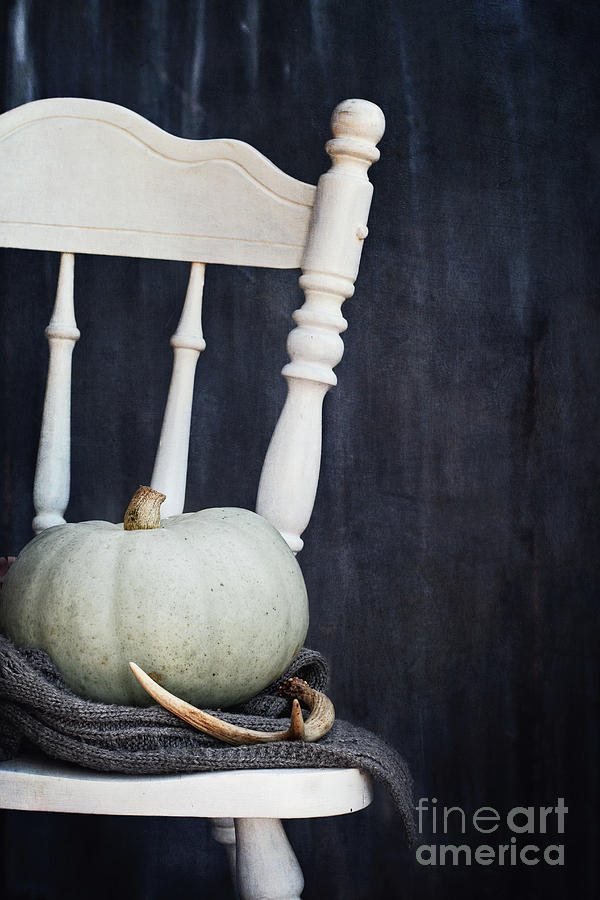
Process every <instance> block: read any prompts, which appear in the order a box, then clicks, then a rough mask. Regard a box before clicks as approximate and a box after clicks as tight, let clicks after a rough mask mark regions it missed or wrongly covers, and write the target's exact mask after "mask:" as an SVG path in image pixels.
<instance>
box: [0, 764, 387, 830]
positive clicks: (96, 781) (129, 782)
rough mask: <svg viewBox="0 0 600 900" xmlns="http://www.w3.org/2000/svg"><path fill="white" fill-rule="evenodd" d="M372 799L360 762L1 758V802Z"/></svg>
mask: <svg viewBox="0 0 600 900" xmlns="http://www.w3.org/2000/svg"><path fill="white" fill-rule="evenodd" d="M372 798H373V793H372V784H371V779H370V778H369V776H368V775H366V774H365V773H363V772H361V771H360V770H359V769H244V770H241V769H238V770H235V771H232V772H195V773H191V774H185V775H160V776H159V775H143V776H139V775H135V776H134V775H115V774H109V773H106V772H93V771H90V770H88V769H82V768H80V767H79V766H75V765H71V764H68V763H63V762H54V761H53V760H50V759H47V758H45V757H41V756H35V757H34V756H28V757H20V758H18V759H12V760H9V761H8V762H3V763H0V807H1V808H4V809H22V810H37V811H46V812H70V813H97V814H101V815H117V816H197V817H207V818H217V817H231V818H263V817H264V818H277V819H296V818H313V817H317V816H336V815H343V814H345V813H351V812H356V811H357V810H359V809H363V808H364V807H365V806H368V805H369V803H370V802H371V800H372Z"/></svg>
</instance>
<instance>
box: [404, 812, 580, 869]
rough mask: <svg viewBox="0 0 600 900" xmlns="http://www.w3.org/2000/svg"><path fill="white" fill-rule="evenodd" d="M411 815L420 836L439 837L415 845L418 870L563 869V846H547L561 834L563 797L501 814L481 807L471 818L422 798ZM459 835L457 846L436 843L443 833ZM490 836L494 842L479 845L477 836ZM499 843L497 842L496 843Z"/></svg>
mask: <svg viewBox="0 0 600 900" xmlns="http://www.w3.org/2000/svg"><path fill="white" fill-rule="evenodd" d="M416 811H417V814H418V819H419V834H420V835H423V833H424V832H427V833H428V834H429V835H430V836H432V835H435V836H436V837H437V836H439V838H438V840H439V841H440V842H436V843H432V844H421V845H420V846H419V847H417V851H416V855H417V862H419V863H420V864H421V865H422V866H470V865H472V864H473V863H475V864H477V865H480V866H491V865H497V866H516V865H524V866H537V865H538V863H545V864H546V865H549V866H564V864H565V847H564V844H562V843H560V844H558V843H549V841H550V840H554V839H555V838H554V835H557V834H558V835H562V834H564V833H565V816H566V814H567V813H568V811H569V808H568V806H565V801H564V797H559V798H558V799H557V801H556V806H514V807H513V808H512V809H510V810H508V812H506V813H500V812H498V810H497V809H495V808H494V807H493V806H481V807H480V808H479V809H477V810H476V811H475V812H474V813H473V814H472V815H471V814H468V813H466V812H465V810H464V809H462V808H461V807H460V806H441V805H438V801H437V799H436V798H435V797H432V798H431V799H428V798H427V797H421V799H420V800H419V802H418V804H417V806H416ZM457 832H459V833H460V835H461V841H462V842H461V843H456V844H449V843H441V840H448V834H453V835H454V834H456V833H457ZM492 834H493V835H494V837H493V838H488V840H493V841H494V843H490V844H487V843H479V842H480V841H483V840H485V839H484V838H482V837H481V836H482V835H492ZM496 842H498V843H496Z"/></svg>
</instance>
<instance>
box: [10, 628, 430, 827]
mask: <svg viewBox="0 0 600 900" xmlns="http://www.w3.org/2000/svg"><path fill="white" fill-rule="evenodd" d="M294 675H295V676H297V677H299V678H303V679H304V681H306V682H308V684H309V685H310V686H311V687H313V688H315V689H316V690H319V691H323V690H324V689H325V688H326V685H327V677H328V672H327V664H326V662H325V660H324V659H323V657H322V656H321V655H320V654H319V653H317V652H315V651H314V650H309V649H307V648H303V649H302V650H301V651H300V653H299V654H298V656H296V658H295V659H294V660H293V662H292V664H291V665H290V667H289V669H288V670H287V672H285V674H284V675H282V676H281V678H280V679H278V680H277V681H275V682H274V683H273V684H272V685H270V686H269V687H268V688H266V690H264V691H262V692H261V693H260V694H257V695H256V696H255V697H253V698H252V699H251V700H248V701H247V702H246V703H244V704H242V705H240V706H239V707H236V708H235V709H234V710H233V709H232V710H228V711H225V712H224V711H218V712H217V715H218V716H219V717H220V718H222V719H223V720H225V721H227V722H231V723H233V724H235V725H242V726H245V727H246V728H254V729H257V730H259V731H276V730H279V729H281V727H282V722H281V717H283V716H286V717H287V716H289V713H290V708H291V705H290V702H289V701H287V700H285V699H283V698H281V697H279V696H277V693H276V691H277V686H278V685H279V684H280V683H281V682H282V681H283V680H285V679H286V678H290V677H291V676H294ZM0 701H1V703H0V759H5V760H6V759H10V758H11V757H14V756H16V755H17V754H18V752H19V750H20V749H21V748H22V746H23V744H26V743H27V742H30V743H31V744H34V745H35V746H36V747H38V748H39V749H40V750H42V751H43V752H44V753H46V754H47V755H48V756H52V757H54V758H56V759H61V760H65V761H67V762H71V763H76V764H78V765H80V766H85V767H86V768H90V769H97V770H101V771H105V772H120V773H122V774H127V775H155V774H167V773H182V772H206V771H217V770H225V769H261V768H264V769H272V768H300V767H302V768H304V767H313V768H321V767H327V768H349V767H358V768H359V769H362V770H363V771H365V772H368V773H369V774H370V775H371V776H373V778H375V779H376V780H377V781H379V782H381V783H382V784H383V785H385V787H386V788H387V790H388V791H389V793H390V795H391V797H392V799H393V801H394V803H395V806H396V808H397V810H398V812H399V814H400V816H401V818H402V822H403V824H404V828H405V830H406V835H407V839H408V841H409V843H413V842H414V840H415V827H414V820H413V813H412V809H413V802H412V793H411V791H412V784H411V777H410V773H409V771H408V767H407V765H406V763H405V761H404V760H403V759H402V757H400V756H399V755H398V753H396V751H395V750H393V749H392V748H391V747H389V746H388V745H387V744H385V743H384V742H383V741H382V740H380V739H379V738H378V737H377V736H376V735H374V734H372V733H371V732H369V731H366V730H365V729H364V728H359V727H357V726H355V725H352V724H350V723H349V722H344V721H343V720H340V719H336V721H335V723H334V726H333V728H332V730H331V731H330V732H329V733H328V734H326V735H325V736H324V737H323V738H321V739H320V740H319V741H317V742H315V743H306V742H304V741H276V742H273V743H269V744H254V745H243V746H240V747H232V746H229V745H226V744H223V743H221V742H220V741H218V740H217V739H216V738H212V737H209V736H208V735H205V734H203V733H202V732H200V731H197V730H196V729H194V728H192V727H191V726H190V725H187V724H185V723H184V722H182V721H181V720H180V719H178V718H176V717H175V716H174V715H172V714H171V713H169V712H167V710H165V709H163V708H162V707H161V706H158V705H157V706H150V707H136V706H116V705H112V704H107V703H95V702H92V701H90V700H84V699H82V698H81V697H78V696H77V695H76V694H74V693H73V692H72V691H71V690H70V689H69V688H68V687H67V685H66V684H65V682H64V680H63V678H62V676H61V674H60V672H59V671H58V670H57V669H56V667H55V666H54V665H53V663H52V661H51V660H50V658H49V656H48V655H47V654H46V653H44V652H43V651H42V650H31V649H30V650H23V649H19V648H17V647H15V645H14V644H13V643H12V642H11V641H9V640H8V638H6V637H4V636H3V635H0ZM213 712H214V711H213Z"/></svg>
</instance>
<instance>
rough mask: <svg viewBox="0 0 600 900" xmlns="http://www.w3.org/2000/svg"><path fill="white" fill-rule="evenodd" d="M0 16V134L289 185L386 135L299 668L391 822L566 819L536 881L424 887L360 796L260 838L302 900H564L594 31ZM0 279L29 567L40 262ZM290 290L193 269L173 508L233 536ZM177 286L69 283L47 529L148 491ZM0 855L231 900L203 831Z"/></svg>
mask: <svg viewBox="0 0 600 900" xmlns="http://www.w3.org/2000/svg"><path fill="white" fill-rule="evenodd" d="M1 15H2V20H1V21H2V27H1V42H2V43H1V47H2V53H3V60H2V64H1V66H2V68H1V69H0V71H1V72H2V80H1V87H0V95H1V104H2V109H3V110H6V109H10V108H12V107H14V106H17V105H19V104H20V103H24V102H26V101H28V100H32V99H37V98H40V97H51V96H83V97H94V98H98V99H102V100H110V101H113V102H116V103H120V104H122V105H124V106H127V107H130V108H131V109H133V110H135V111H137V112H138V113H140V114H142V115H143V116H146V117H147V118H148V119H150V120H151V121H153V122H155V123H157V124H158V125H160V126H161V127H162V128H164V129H166V130H168V131H171V132H173V133H175V134H178V135H182V136H184V137H189V138H207V137H217V136H229V137H234V138H238V139H241V140H245V141H248V142H249V143H251V144H253V145H254V146H256V147H257V148H258V149H259V150H261V151H262V152H263V153H265V154H266V155H268V156H269V157H270V158H271V159H272V160H273V161H274V162H275V163H276V164H277V165H279V166H280V167H281V168H282V169H284V170H285V171H286V172H288V173H289V174H291V175H293V176H295V177H297V178H300V179H302V180H304V181H311V182H316V180H317V179H318V177H319V175H320V173H321V172H322V171H323V170H324V169H325V168H326V167H327V165H328V160H327V158H326V156H325V154H324V152H323V149H322V148H323V144H324V142H325V140H326V139H327V137H328V136H329V128H328V121H329V116H330V113H331V110H332V108H333V107H334V106H335V104H336V103H337V102H339V101H340V100H342V99H344V98H346V97H354V96H355V97H364V98H367V99H371V100H373V101H375V102H377V103H378V104H379V105H380V106H381V107H382V108H383V110H384V112H385V114H386V118H387V121H388V128H387V132H386V135H385V137H384V138H383V140H382V142H381V145H380V147H381V152H382V158H381V161H380V162H379V163H377V165H376V166H374V167H373V169H372V181H373V183H374V185H375V195H374V202H373V207H372V214H371V219H370V222H369V227H370V232H371V236H370V238H369V240H368V242H367V245H366V247H365V254H364V259H363V264H362V267H361V273H360V276H359V279H358V282H357V289H356V294H355V297H354V298H353V299H352V300H350V301H348V302H347V304H346V305H345V307H344V312H345V315H346V317H347V319H348V320H349V323H350V327H349V330H348V332H347V333H346V335H345V336H344V339H345V345H346V354H345V357H344V359H343V361H342V362H341V364H340V365H339V366H338V368H337V373H338V376H339V382H340V383H339V386H338V387H337V388H336V389H335V390H334V391H333V392H332V394H331V395H330V396H329V397H328V398H327V400H326V404H325V435H324V462H323V470H322V479H321V484H320V488H319V493H318V498H317V506H316V510H315V514H314V517H313V520H312V523H311V526H310V528H309V530H308V531H307V533H306V535H305V538H306V547H305V550H304V551H303V553H302V555H301V557H300V561H301V564H302V567H303V570H304V573H305V577H306V581H307V584H308V588H309V595H310V598H311V617H312V618H311V629H310V634H309V643H310V645H311V646H313V647H316V648H318V649H320V650H321V651H323V652H324V653H325V654H326V656H327V657H328V658H329V660H330V661H331V664H332V669H333V678H332V686H331V691H330V693H331V695H332V697H333V699H334V701H335V704H336V707H337V710H338V713H339V715H340V716H342V717H344V718H348V719H351V720H353V721H355V722H356V723H359V724H362V725H364V726H366V727H369V728H371V729H373V730H374V731H376V732H378V733H379V734H380V735H381V736H382V737H384V738H385V739H387V740H388V741H389V742H390V743H392V744H393V745H395V746H396V747H398V748H399V749H401V750H402V751H403V752H404V754H405V755H406V757H407V759H408V760H409V762H410V764H411V767H412V770H413V772H414V775H415V779H416V795H417V797H418V796H425V797H428V798H431V797H434V796H435V797H436V798H438V803H439V804H446V805H452V804H457V805H460V806H462V807H464V808H465V809H467V810H470V811H471V812H472V811H474V810H475V809H476V808H477V807H479V806H482V805H492V806H495V807H496V808H497V809H499V810H500V811H504V812H506V811H507V810H508V809H509V808H511V807H513V806H516V805H529V804H535V805H553V804H554V803H555V802H556V798H557V797H558V796H563V797H565V800H566V803H567V805H568V806H569V813H568V815H567V820H566V822H567V827H566V835H565V836H564V837H565V838H566V840H567V843H568V845H569V846H568V849H567V857H566V866H565V867H564V868H550V867H548V866H546V865H545V864H544V863H541V864H540V865H538V866H535V867H531V868H529V867H526V866H524V865H521V864H520V865H518V866H515V867H504V868H499V867H498V866H490V867H483V866H477V865H473V866H472V867H470V868H467V867H462V868H452V867H446V868H441V867H437V868H423V867H421V866H419V865H418V864H417V863H416V861H415V858H414V851H409V850H407V849H405V848H404V847H403V837H402V833H401V829H400V823H399V819H398V817H397V815H396V814H395V812H394V810H393V808H392V807H391V805H390V803H389V801H388V799H387V797H386V796H385V795H384V794H383V793H382V792H378V794H377V796H376V799H375V802H374V804H373V805H372V806H371V807H370V808H369V809H368V810H366V811H364V812H362V813H360V814H357V815H355V816H348V817H344V818H341V819H337V820H331V819H330V820H315V821H312V822H294V823H290V826H289V834H290V836H291V837H292V840H293V843H294V846H295V848H296V850H297V853H298V856H299V859H300V861H301V863H302V865H303V868H304V872H305V877H306V890H305V893H304V897H305V898H306V900H317V898H319V900H320V898H325V897H331V898H337V897H339V898H342V897H343V898H353V900H354V898H357V900H358V898H369V900H377V898H382V900H383V898H386V900H389V898H390V897H393V898H403V897H407V898H408V897H410V898H411V900H418V898H423V900H424V898H440V900H441V898H444V900H451V898H455V897H456V898H459V897H460V898H461V900H470V898H473V900H475V898H477V900H481V898H490V900H491V898H494V900H495V898H504V897H507V896H510V897H514V898H529V897H532V898H533V897H538V896H542V895H544V896H547V897H551V898H560V897H563V896H567V895H569V894H571V893H576V892H577V893H578V894H579V895H580V896H582V897H592V896H593V895H594V889H595V888H597V874H596V866H595V863H594V857H595V854H596V853H597V846H598V837H599V836H598V823H597V813H596V809H595V798H596V797H597V777H598V776H597V762H598V730H597V697H598V694H597V687H598V680H597V666H596V651H597V618H598V616H597V597H598V590H597V587H598V562H597V561H598V555H599V549H600V548H599V541H598V537H599V522H600V515H599V513H600V510H599V508H598V507H599V497H600V492H599V490H598V488H599V483H598V474H599V466H598V456H599V450H598V448H599V438H600V435H599V434H598V431H599V427H598V426H599V421H598V412H597V409H598V406H597V392H598V371H599V369H598V365H599V363H600V359H599V356H600V333H599V332H600V328H599V315H598V310H599V277H598V276H599V265H598V256H599V252H600V229H599V227H598V226H599V217H598V207H599V200H600V198H599V196H598V194H599V191H598V183H599V180H598V169H599V166H600V132H599V129H598V115H597V103H598V62H597V58H598V46H599V38H600V33H599V32H600V29H599V15H598V7H597V4H595V3H592V2H589V3H567V2H557V0H544V2H543V3H540V2H522V3H519V2H516V0H515V2H509V0H507V2H499V0H487V2H486V0H465V2H455V3H449V2H446V0H405V2H392V0H381V2H370V3H368V2H359V0H349V2H347V3H339V2H326V0H312V2H291V0H279V2H268V0H264V2H260V0H246V2H241V0H240V2H206V3H202V2H186V0H181V2H170V3H169V2H166V0H148V2H122V0H121V2H111V0H103V2H100V0H96V2H92V0H82V2H79V3H75V2H73V3H69V2H65V0H55V2H52V3H49V2H43V0H17V2H8V3H4V5H3V6H2V13H1ZM0 263H1V266H2V269H1V278H2V285H3V287H2V292H1V296H2V304H1V311H0V316H1V324H0V329H1V330H0V341H1V345H0V346H1V358H0V367H1V370H2V379H1V390H2V394H1V410H2V422H3V429H2V438H1V444H0V447H1V462H2V465H1V469H2V476H1V477H2V495H3V513H2V521H1V529H2V531H1V544H0V552H1V553H2V554H4V555H6V554H7V553H14V552H16V551H18V550H19V549H20V548H21V547H22V545H23V544H24V543H25V542H26V541H27V540H28V539H29V537H30V530H29V528H30V525H29V523H30V519H31V515H32V508H31V485H32V479H33V468H34V464H35V454H36V445H37V437H38V433H39V421H40V412H41V404H42V397H43V387H44V378H45V359H46V355H47V350H46V347H45V341H44V338H43V330H44V327H45V325H46V324H47V322H48V319H49V316H50V310H51V307H52V303H53V294H54V289H55V280H56V274H57V271H58V259H57V256H56V255H55V254H39V253H33V252H27V251H2V254H1V255H0ZM296 277H297V273H294V272H270V271H266V270H259V269H241V270H230V269H228V268H226V267H217V266H215V267H211V268H210V269H209V270H208V273H207V279H206V293H205V297H206V301H205V310H206V311H205V334H206V338H207V344H208V346H207V350H206V351H205V353H204V354H203V356H202V358H201V360H200V364H199V369H198V376H197V389H196V399H195V420H194V427H193V433H192V444H191V447H192V452H191V460H190V470H189V482H188V483H189V490H188V503H187V509H197V508H201V507H205V506H213V505H218V506H222V505H237V506H247V507H252V506H253V504H254V500H255V492H256V486H257V483H258V476H259V472H260V466H261V460H262V456H263V454H264V451H265V449H266V446H267V443H268V439H269V436H270V433H271V430H272V428H273V426H274V423H275V421H276V417H277V414H278V411H279V409H280V406H281V403H282V400H283V397H284V382H283V379H281V377H280V376H279V374H278V372H279V369H280V368H281V365H282V364H283V363H284V361H285V351H284V344H285V336H286V334H287V331H288V330H289V328H290V325H291V321H290V314H291V312H292V310H293V309H294V308H295V307H296V306H297V305H299V303H300V302H301V295H300V292H299V290H298V288H297V283H296ZM186 280H187V266H185V265H182V264H178V263H167V262H151V261H140V260H131V259H103V258H97V257H87V258H86V257H78V259H77V261H76V310H77V319H78V324H79V327H80V328H81V331H82V338H81V340H80V342H79V344H78V346H77V347H76V350H75V354H74V362H73V370H74V381H75V384H76V389H75V394H74V405H73V479H72V502H71V505H70V508H69V511H68V516H69V518H70V519H71V520H78V519H87V518H108V519H110V520H116V519H118V518H119V517H120V515H121V514H122V511H123V508H124V506H125V505H126V503H127V500H128V498H129V496H130V494H131V492H132V489H134V488H135V487H136V486H137V485H138V484H139V483H140V482H144V481H147V480H148V479H149V477H150V473H151V469H152V459H153V455H154V451H155V446H156V440H157V435H158V429H159V423H160V417H161V415H162V408H163V404H164V399H165V396H166V391H167V386H168V379H169V371H170V361H171V353H170V349H169V345H168V338H169V335H170V334H171V333H172V332H173V331H174V328H175V325H176V323H177V319H178V315H179V311H180V307H181V303H182V301H183V296H184V293H185V285H186ZM166 564H168V561H166ZM2 834H3V837H2V840H3V859H4V876H3V877H4V883H3V888H4V896H6V897H7V898H11V900H16V898H52V900H55V898H56V900H58V898H60V900H65V898H71V897H73V898H74V897H80V896H89V897H100V896H102V897H104V896H106V895H109V896H111V895H112V896H113V897H119V898H120V897H126V896H127V897H131V898H143V900H159V898H167V897H169V898H171V897H178V898H179V897H182V898H183V897H188V896H189V897H198V896H201V897H207V898H208V897H227V896H231V894H230V893H228V892H229V891H230V888H229V887H228V881H227V872H226V864H225V859H224V856H223V855H222V854H221V850H220V848H219V847H217V846H215V845H212V844H211V842H210V839H209V837H208V833H207V828H206V825H205V823H203V822H201V821H198V822H197V821H193V820H181V821H178V820H166V819H163V820H154V821H145V820H126V819H106V818H103V817H72V816H61V815H51V814H39V815H30V814H25V813H7V814H5V815H4V818H3V832H2ZM494 837H495V836H494V835H492V836H491V837H490V838H485V837H484V836H477V833H476V832H474V831H473V829H470V831H469V833H468V834H467V835H466V836H465V840H466V842H467V843H470V844H471V845H472V846H476V845H477V844H479V843H484V842H485V841H489V843H492V844H497V843H499V842H501V840H506V838H507V835H506V832H503V833H502V834H501V835H500V836H498V840H494V839H493V838H494ZM424 840H427V841H428V842H429V841H431V840H433V838H426V837H424ZM437 840H441V839H439V838H438V839H437ZM536 840H537V842H538V843H541V844H542V845H544V844H545V843H553V842H554V841H555V840H556V839H555V838H554V837H552V836H548V837H547V838H544V839H543V840H542V839H540V840H538V839H537V838H536V836H531V839H530V841H531V843H536ZM449 842H451V843H460V842H461V836H460V834H458V833H456V832H454V833H453V834H451V835H450V837H449ZM519 842H520V843H524V842H526V841H525V840H521V839H519Z"/></svg>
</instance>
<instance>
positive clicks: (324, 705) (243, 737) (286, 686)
mask: <svg viewBox="0 0 600 900" xmlns="http://www.w3.org/2000/svg"><path fill="white" fill-rule="evenodd" d="M129 667H130V669H131V671H132V672H133V674H134V675H135V677H136V678H137V680H138V681H139V683H140V684H141V686H142V687H143V688H144V690H145V691H146V692H147V693H148V694H150V696H151V697H152V698H153V699H154V700H156V702H157V703H160V705H161V706H164V708H165V709H168V710H169V712H172V713H173V714H174V715H176V716H178V717H179V718H180V719H183V721H184V722H187V723H188V724H189V725H193V726H194V728H197V729H198V730H199V731H203V732H204V733H205V734H210V735H212V737H215V738H218V740H220V741H224V742H225V743H226V744H235V745H238V744H265V743H269V742H271V741H302V740H304V741H317V740H318V739H319V738H320V737H323V735H324V734H327V732H328V731H329V730H330V728H331V726H332V725H333V722H334V719H335V710H334V708H333V703H332V702H331V700H330V699H329V698H328V697H326V696H325V694H322V693H321V692H320V691H316V690H314V688H311V687H310V685H308V684H307V683H306V682H305V681H302V679H301V678H288V680H287V681H284V682H283V683H282V684H281V685H280V686H279V693H280V694H282V695H283V696H285V697H293V698H294V700H293V702H292V715H291V720H290V726H289V728H287V729H286V730H285V731H255V730H254V729H252V728H242V727H241V726H240V725H231V724H230V723H229V722H224V721H223V720H222V719H219V718H217V716H211V715H209V714H208V713H205V712H203V711H202V710H201V709H197V708H196V707H195V706H192V705H191V703H186V701H185V700H180V699H179V697H175V695H174V694H171V693H170V692H169V691H167V690H165V689H164V688H163V687H161V686H160V685H159V684H157V683H156V682H155V681H153V680H152V678H150V676H149V675H147V674H146V672H144V670H143V669H140V667H139V666H137V665H136V664H135V663H134V662H130V663H129ZM298 698H299V699H300V700H302V701H303V702H304V703H305V704H306V706H308V708H309V710H310V715H309V717H308V719H307V720H306V722H305V721H304V720H303V718H302V710H301V709H300V703H299V702H298Z"/></svg>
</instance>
